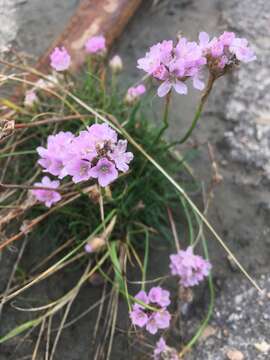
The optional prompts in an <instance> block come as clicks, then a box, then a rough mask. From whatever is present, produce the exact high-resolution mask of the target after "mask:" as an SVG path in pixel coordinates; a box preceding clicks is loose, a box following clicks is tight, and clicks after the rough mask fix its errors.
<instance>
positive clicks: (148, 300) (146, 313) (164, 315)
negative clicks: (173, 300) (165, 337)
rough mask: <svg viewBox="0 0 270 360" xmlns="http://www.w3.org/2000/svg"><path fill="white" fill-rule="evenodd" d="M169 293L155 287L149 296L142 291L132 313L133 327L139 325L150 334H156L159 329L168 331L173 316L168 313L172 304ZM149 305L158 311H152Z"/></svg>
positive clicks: (137, 296)
mask: <svg viewBox="0 0 270 360" xmlns="http://www.w3.org/2000/svg"><path fill="white" fill-rule="evenodd" d="M169 295H170V294H169V292H168V291H167V290H164V289H162V288H161V287H154V288H152V289H150V291H149V293H148V294H147V293H146V292H145V291H143V290H141V291H140V292H139V293H138V294H137V295H136V296H135V299H137V300H139V301H140V302H136V303H135V304H134V305H133V307H132V311H131V312H130V319H131V322H132V324H133V325H138V322H139V325H138V326H140V327H144V326H145V328H146V330H147V331H148V332H149V333H150V334H156V333H157V332H158V330H159V329H166V328H168V327H169V325H170V320H171V315H170V313H169V312H168V311H167V306H168V305H169V304H170V299H169ZM147 305H151V306H152V307H155V308H156V309H157V310H156V311H152V310H150V309H149V308H148V307H147Z"/></svg>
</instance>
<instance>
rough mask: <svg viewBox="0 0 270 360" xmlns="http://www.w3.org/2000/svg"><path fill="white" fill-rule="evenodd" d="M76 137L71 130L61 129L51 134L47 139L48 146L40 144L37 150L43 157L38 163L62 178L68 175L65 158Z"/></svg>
mask: <svg viewBox="0 0 270 360" xmlns="http://www.w3.org/2000/svg"><path fill="white" fill-rule="evenodd" d="M73 139H74V135H73V134H72V133H71V132H64V131H60V132H59V133H58V134H56V135H50V136H49V137H48V141H47V148H44V147H41V146H39V147H38V148H37V152H38V154H39V155H40V157H41V159H39V160H38V163H39V164H40V165H41V166H42V167H43V168H45V170H44V171H46V172H48V173H50V174H52V175H54V176H58V177H59V178H60V179H62V178H64V177H65V176H66V175H67V172H66V169H65V160H66V158H68V157H69V149H70V147H71V143H72V141H73Z"/></svg>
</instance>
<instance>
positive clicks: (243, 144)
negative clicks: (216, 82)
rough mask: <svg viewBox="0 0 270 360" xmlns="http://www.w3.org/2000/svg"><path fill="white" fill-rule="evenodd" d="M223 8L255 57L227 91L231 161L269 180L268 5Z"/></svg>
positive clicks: (243, 0) (247, 2) (246, 1)
mask: <svg viewBox="0 0 270 360" xmlns="http://www.w3.org/2000/svg"><path fill="white" fill-rule="evenodd" d="M222 6H223V7H224V8H223V18H224V19H225V20H226V22H227V23H228V25H229V26H230V27H231V29H232V30H234V31H235V32H237V33H238V34H239V35H242V36H243V37H246V38H247V39H248V40H249V41H250V44H251V46H252V48H253V49H254V50H255V52H256V55H257V61H255V62H252V63H250V64H245V66H241V67H240V69H239V71H238V73H237V74H236V79H235V81H234V83H233V84H232V86H230V88H229V92H230V93H229V96H228V102H227V106H226V111H225V118H226V119H227V120H228V121H230V122H232V123H233V129H232V130H231V131H228V132H226V134H225V137H226V140H227V142H228V144H229V146H230V153H231V156H232V158H233V159H235V160H237V161H240V162H242V163H244V164H246V165H248V167H250V168H252V167H256V168H257V169H260V170H262V172H263V175H265V176H266V178H267V179H268V180H270V76H269V75H270V71H269V69H270V58H269V52H270V38H269V24H270V1H265V0H257V1H252V0H240V1H239V0H230V1H227V2H224V4H223V5H222Z"/></svg>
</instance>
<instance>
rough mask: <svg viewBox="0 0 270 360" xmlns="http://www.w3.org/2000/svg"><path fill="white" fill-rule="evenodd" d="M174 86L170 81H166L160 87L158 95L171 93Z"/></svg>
mask: <svg viewBox="0 0 270 360" xmlns="http://www.w3.org/2000/svg"><path fill="white" fill-rule="evenodd" d="M171 88H172V84H171V83H170V82H169V81H164V82H163V83H162V84H161V85H160V86H159V88H158V91H157V93H158V96H159V97H163V96H165V95H167V94H168V93H169V91H170V90H171Z"/></svg>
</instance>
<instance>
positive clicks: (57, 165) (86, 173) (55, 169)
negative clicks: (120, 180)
mask: <svg viewBox="0 0 270 360" xmlns="http://www.w3.org/2000/svg"><path fill="white" fill-rule="evenodd" d="M126 150H127V141H126V140H119V141H118V140H117V133H116V131H115V130H113V129H112V128H111V127H110V126H109V125H107V124H94V125H92V126H90V127H88V128H87V129H86V130H82V131H81V132H80V133H79V134H78V135H77V136H75V135H73V134H72V133H70V132H63V131H61V132H59V133H58V134H56V135H50V136H49V137H48V140H47V146H46V147H42V146H40V147H38V148H37V152H38V154H39V155H40V159H39V160H38V163H39V164H40V165H41V166H42V167H43V168H44V171H45V172H48V173H50V174H52V175H54V176H58V178H59V179H63V178H64V177H65V176H68V175H69V176H71V177H72V180H73V182H74V183H79V182H82V181H87V180H89V179H97V181H98V183H99V184H100V186H107V185H109V184H110V183H112V182H113V181H114V180H115V179H116V178H117V177H118V171H122V172H126V171H128V169H129V166H128V165H129V163H130V162H131V160H132V159H133V154H132V153H131V152H127V151H126Z"/></svg>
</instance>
